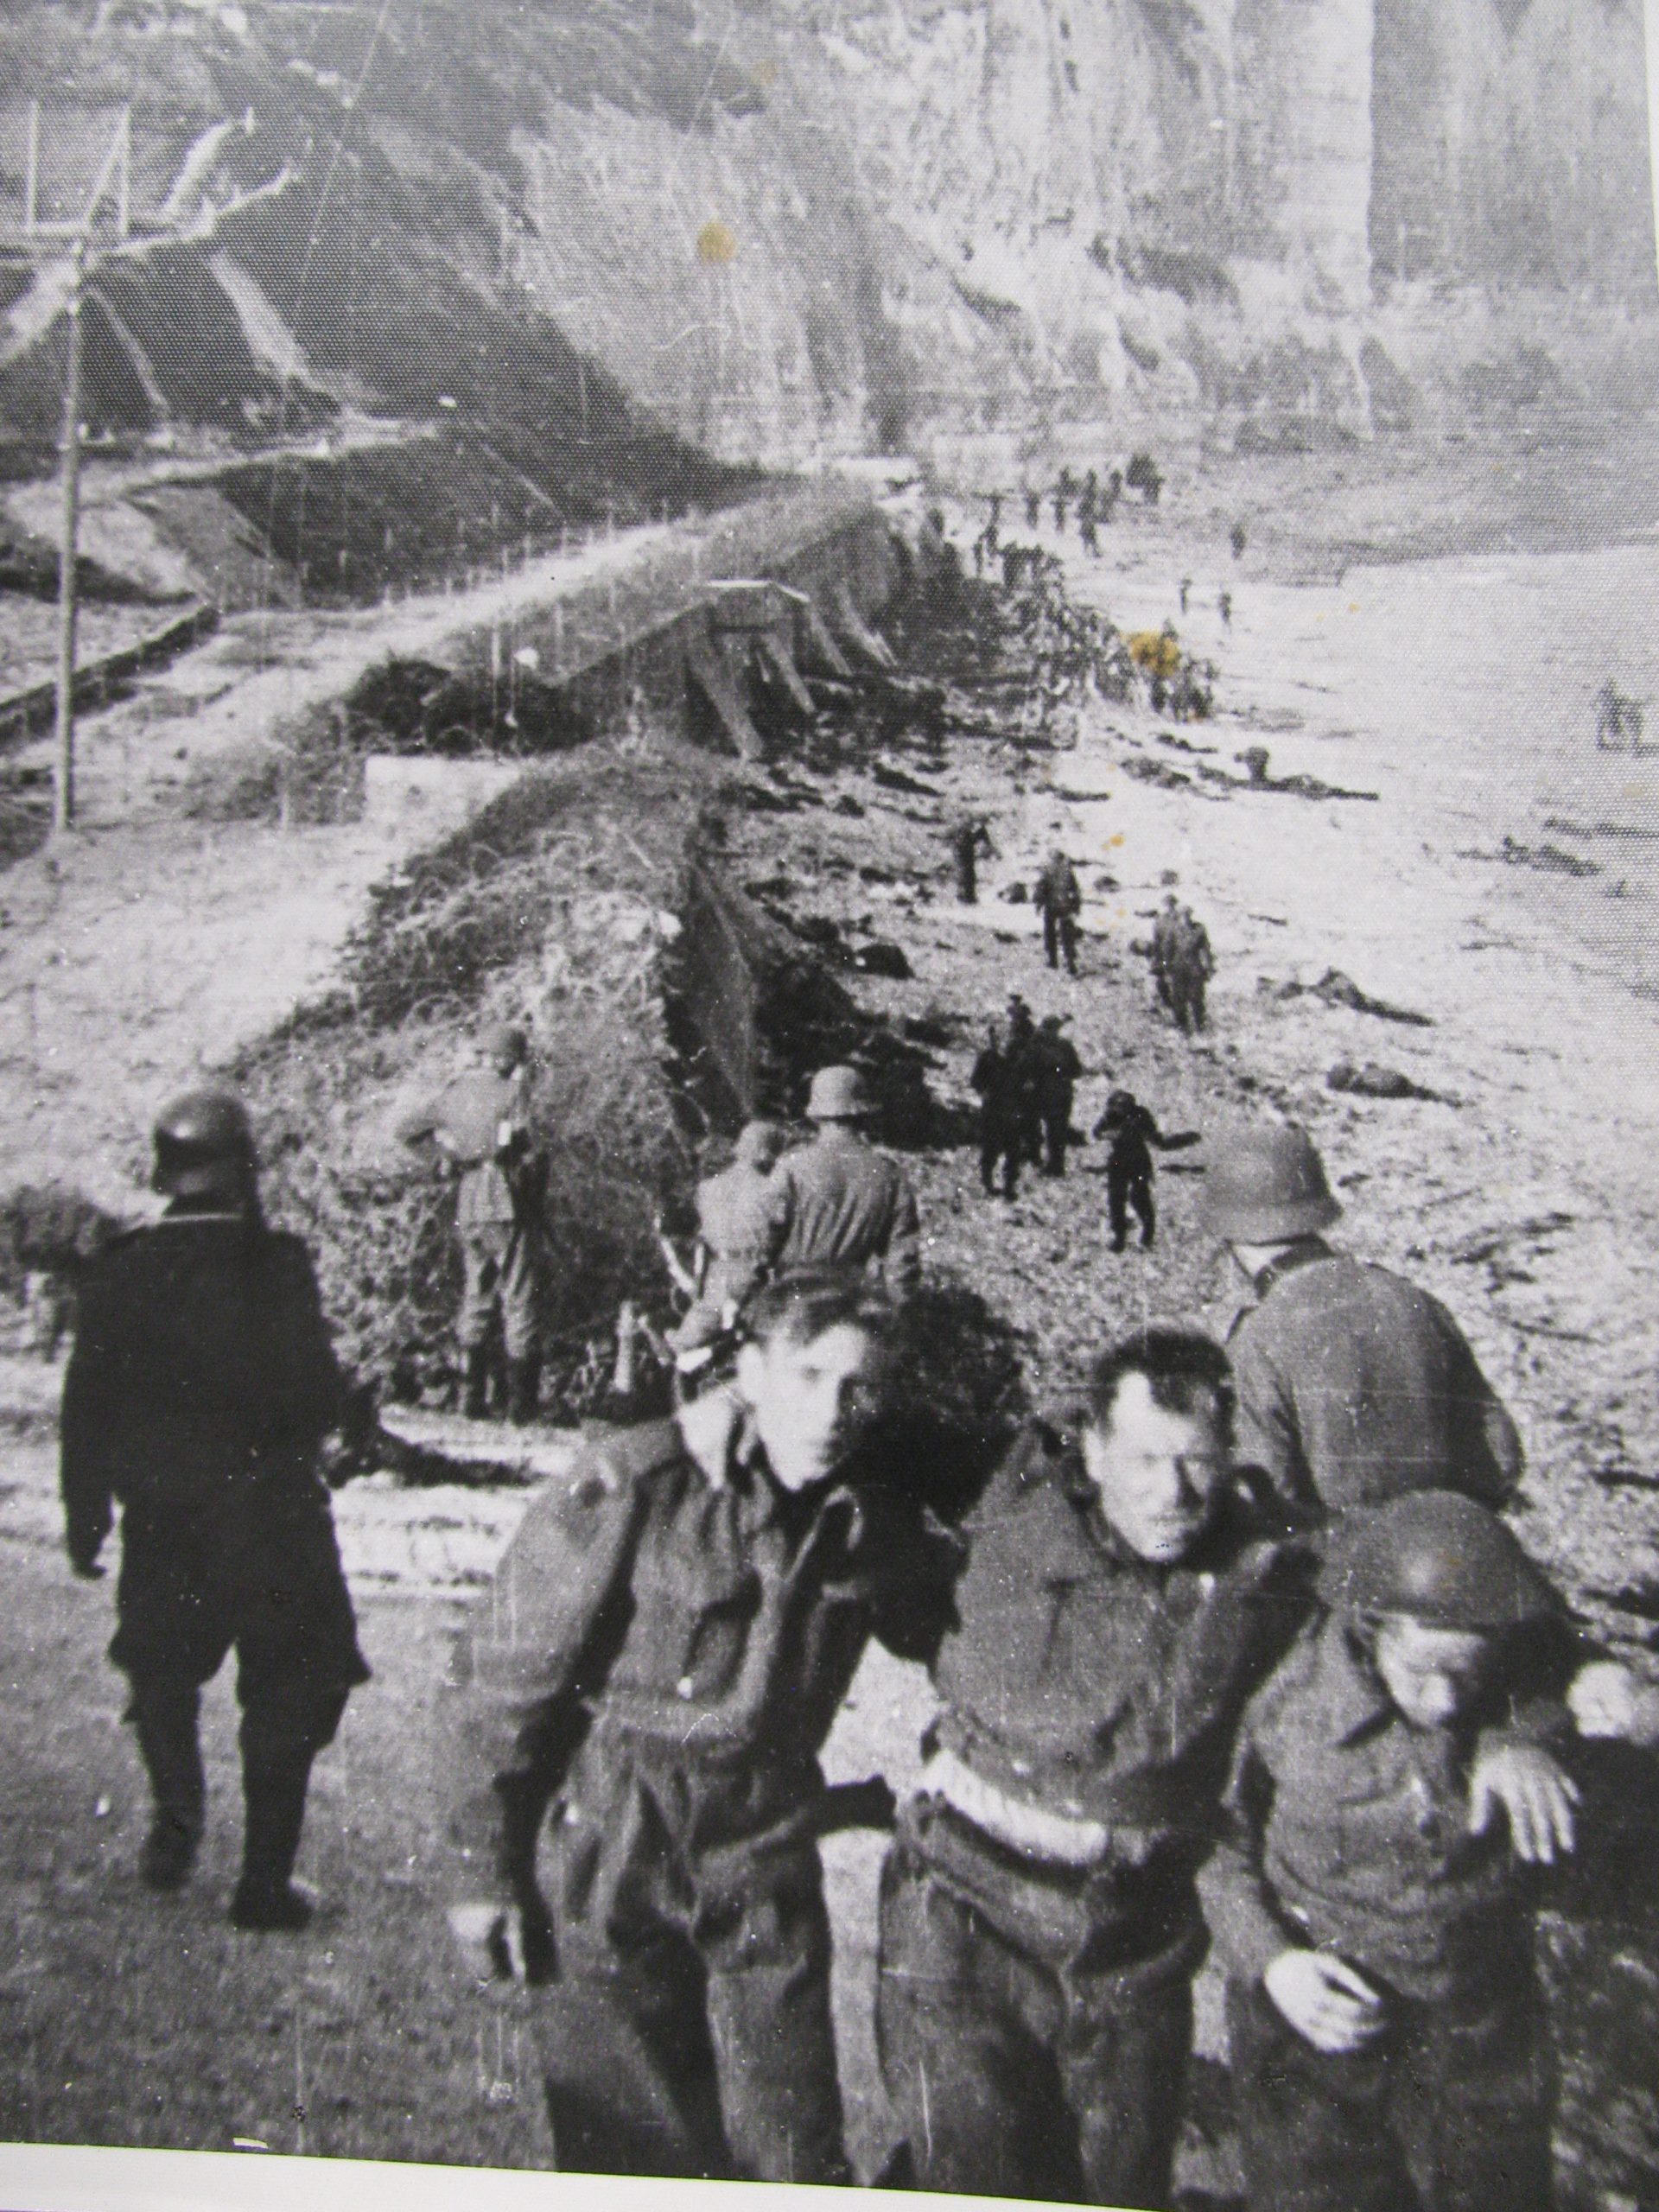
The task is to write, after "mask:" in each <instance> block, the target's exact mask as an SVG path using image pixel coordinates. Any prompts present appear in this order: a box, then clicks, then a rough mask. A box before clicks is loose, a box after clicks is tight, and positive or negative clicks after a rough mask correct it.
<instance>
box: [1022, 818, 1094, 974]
mask: <svg viewBox="0 0 1659 2212" xmlns="http://www.w3.org/2000/svg"><path fill="white" fill-rule="evenodd" d="M1031 903H1032V905H1033V906H1035V908H1036V909H1037V911H1038V912H1039V914H1040V915H1041V916H1042V918H1043V957H1044V958H1045V959H1046V961H1047V963H1048V964H1049V966H1050V967H1051V968H1058V966H1059V964H1060V962H1061V960H1062V958H1064V960H1065V972H1066V974H1067V975H1068V976H1075V975H1076V974H1077V916H1078V915H1079V914H1080V913H1081V912H1083V888H1082V886H1081V885H1080V884H1079V883H1078V881H1077V870H1076V869H1075V868H1073V867H1072V865H1071V861H1069V860H1067V858H1066V856H1065V854H1064V853H1063V852H1062V851H1061V850H1060V849H1059V848H1058V845H1057V846H1056V847H1055V849H1054V850H1053V851H1052V853H1050V855H1049V856H1048V858H1047V860H1046V861H1045V862H1044V863H1043V867H1042V870H1041V873H1040V874H1039V876H1038V878H1037V887H1036V889H1035V890H1034V891H1033V893H1032V898H1031Z"/></svg>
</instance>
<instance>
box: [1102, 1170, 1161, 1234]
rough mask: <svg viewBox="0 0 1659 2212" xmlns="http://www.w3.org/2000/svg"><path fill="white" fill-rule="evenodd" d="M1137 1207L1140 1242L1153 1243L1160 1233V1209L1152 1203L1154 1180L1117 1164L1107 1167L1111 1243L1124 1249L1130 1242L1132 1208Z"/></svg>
mask: <svg viewBox="0 0 1659 2212" xmlns="http://www.w3.org/2000/svg"><path fill="white" fill-rule="evenodd" d="M1131 1206H1133V1207H1134V1209H1135V1219H1136V1220H1137V1221H1138V1222H1139V1223H1140V1224H1141V1243H1142V1245H1143V1246H1144V1245H1147V1244H1150V1243H1151V1242H1152V1240H1153V1238H1154V1236H1156V1234H1157V1232H1158V1210H1157V1208H1156V1207H1155V1206H1154V1204H1153V1198H1152V1179H1151V1177H1150V1176H1148V1175H1144V1174H1138V1173H1135V1172H1134V1171H1133V1170H1128V1169H1123V1168H1119V1167H1114V1166H1111V1165H1110V1164H1108V1166H1107V1169H1106V1209H1107V1212H1108V1214H1109V1217H1110V1219H1111V1224H1112V1243H1113V1246H1114V1247H1115V1249H1116V1250H1118V1251H1120V1252H1121V1251H1122V1249H1123V1247H1124V1245H1125V1244H1126V1243H1128V1235H1129V1209H1130V1207H1131Z"/></svg>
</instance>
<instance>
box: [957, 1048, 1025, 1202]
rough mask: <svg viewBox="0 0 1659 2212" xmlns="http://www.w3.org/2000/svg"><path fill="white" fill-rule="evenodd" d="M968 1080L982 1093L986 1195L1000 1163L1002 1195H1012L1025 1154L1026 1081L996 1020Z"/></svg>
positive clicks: (991, 1193) (981, 1161)
mask: <svg viewBox="0 0 1659 2212" xmlns="http://www.w3.org/2000/svg"><path fill="white" fill-rule="evenodd" d="M969 1082H970V1083H971V1084H973V1087H974V1089H975V1090H976V1091H977V1092H978V1093H979V1179H980V1181H981V1182H982V1184H983V1185H984V1186H985V1195H986V1197H987V1198H990V1197H993V1196H994V1195H995V1191H996V1186H997V1169H998V1167H999V1166H1001V1171H1002V1195H1003V1197H1004V1198H1013V1197H1014V1195H1015V1193H1016V1192H1018V1190H1019V1187H1020V1165H1021V1163H1022V1161H1023V1160H1024V1159H1025V1154H1026V1128H1025V1084H1024V1081H1023V1078H1022V1076H1021V1072H1020V1069H1019V1067H1018V1066H1017V1065H1015V1064H1014V1063H1013V1062H1012V1061H1011V1060H1010V1058H1009V1055H1008V1053H1007V1050H1006V1048H1005V1047H1004V1045H1003V1042H1002V1039H1001V1034H1000V1033H999V1032H998V1030H997V1027H996V1024H995V1022H992V1023H991V1024H990V1025H989V1027H988V1029H987V1031H986V1033H985V1042H984V1044H983V1045H982V1046H981V1048H980V1052H979V1057H978V1058H976V1060H975V1062H974V1070H973V1073H972V1075H971V1076H970V1077H969Z"/></svg>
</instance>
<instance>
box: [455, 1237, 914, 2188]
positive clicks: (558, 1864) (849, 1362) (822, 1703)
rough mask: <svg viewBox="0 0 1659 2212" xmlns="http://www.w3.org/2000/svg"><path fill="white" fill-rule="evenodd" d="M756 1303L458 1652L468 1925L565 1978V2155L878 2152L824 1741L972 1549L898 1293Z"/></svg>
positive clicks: (591, 2158)
mask: <svg viewBox="0 0 1659 2212" xmlns="http://www.w3.org/2000/svg"><path fill="white" fill-rule="evenodd" d="M747 1325H748V1331H749V1335H748V1340H747V1342H746V1343H745V1344H743V1346H742V1347H741V1350H740V1351H739V1353H738V1356H737V1370H736V1377H735V1382H734V1387H733V1389H732V1390H731V1391H729V1392H721V1393H717V1394H715V1395H711V1396H708V1397H704V1398H701V1399H699V1400H697V1401H696V1402H695V1403H694V1404H693V1405H691V1406H689V1407H686V1408H683V1409H682V1411H681V1413H680V1414H679V1416H678V1418H677V1421H664V1422H659V1423H654V1424H650V1425H647V1426H645V1427H637V1428H634V1429H632V1430H630V1431H626V1432H624V1433H621V1434H620V1435H619V1436H617V1437H615V1438H613V1439H612V1440H608V1441H607V1443H606V1444H604V1445H603V1446H589V1447H588V1451H587V1452H586V1453H585V1454H584V1456H583V1458H582V1459H581V1460H580V1461H579V1463H578V1465H576V1467H575V1471H574V1472H573V1473H572V1475H571V1476H570V1477H569V1478H567V1479H565V1480H562V1481H560V1482H559V1483H557V1484H556V1485H551V1486H550V1487H549V1488H548V1489H546V1490H544V1491H542V1492H541V1494H540V1495H539V1496H538V1497H537V1498H536V1500H535V1501H534V1502H533V1503H532V1504H531V1508H530V1510H529V1512H528V1514H527V1515H526V1516H525V1518H524V1522H522V1524H521V1526H520V1528H519V1529H518V1534H517V1535H516V1536H515V1537H514V1539H513V1541H512V1543H511V1545H510V1546H509V1547H508V1549H507V1552H506V1554H505V1558H504V1559H503V1560H502V1562H501V1565H500V1567H499V1568H498V1570H497V1573H496V1575H495V1579H494V1583H493V1588H492V1590H491V1592H490V1593H489V1595H488V1598H487V1599H486V1601H485V1602H484V1603H483V1604H481V1605H479V1606H478V1608H477V1609H476V1611H475V1612H474V1616H473V1619H472V1621H471V1623H470V1624H469V1627H468V1630H467V1633H466V1634H465V1636H464V1637H463V1638H462V1642H461V1649H460V1650H459V1651H458V1653H457V1665H456V1669H455V1676H454V1680H455V1683H456V1687H457V1693H458V1694H457V1699H456V1706H455V1711H454V1720H455V1724H456V1725H455V1728H454V1735H453V1741H454V1746H455V1749H456V1751H457V1753H458V1756H459V1759H460V1763H461V1773H460V1775H459V1777H458V1778H457V1781H458V1786H457V1790H456V1799H455V1804H456V1810H455V1817H454V1825H453V1829H452V1834H453V1835H454V1840H455V1841H456V1842H457V1843H458V1844H459V1845H460V1846H461V1852H462V1854H463V1866H464V1872H463V1873H462V1875H461V1878H460V1879H459V1881H458V1884H457V1891H458V1894H457V1897H456V1902H455V1904H454V1906H453V1907H452V1909H451V1910H450V1914H449V1920H450V1925H451V1927H452V1928H453V1929H454V1932H455V1934H456V1935H457V1936H459V1937H460V1938H461V1940H462V1942H464V1943H465V1944H466V1945H467V1949H468V1951H469V1953H470V1954H471V1955H472V1956H473V1957H474V1961H475V1962H476V1965H477V1966H478V1967H479V1968H480V1970H481V1972H482V1973H484V1974H492V1973H494V1974H502V1973H504V1972H509V1971H512V1969H513V1968H514V1967H517V1968H518V1971H520V1972H521V1973H522V1974H524V1976H525V1977H526V1978H527V1979H529V1980H532V1981H535V1982H537V1983H539V1984H542V1985H543V1995H542V1997H541V1999H540V2003H541V2006H542V2009H543V2012H544V2015H545V2029H546V2033H545V2037H544V2039H543V2049H544V2050H545V2052H546V2064H547V2101H548V2112H549V2116H550V2120H551V2122H552V2131H553V2139H554V2144H555V2147H556V2158H557V2162H558V2164H559V2167H560V2168H561V2170H562V2171H566V2172H608V2173H633V2174H652V2175H681V2176H694V2177H711V2178H721V2179H750V2180H765V2181H793V2182H810V2183H831V2182H840V2183H845V2182H848V2181H849V2180H850V2179H851V2178H852V2177H851V2174H850V2171H849V2165H848V2161H847V2156H846V2151H845V2148H844V2145H843V2141H842V2106H841V2095H840V2090H839V2088H838V2086H837V2080H836V2048H835V2036H834V2029H833V2025H832V2022H831V2018H830V2010H829V1962H830V1940H829V1916H828V1914H827V1912H826V1910H825V1906H824V1897H823V1868H822V1866H821V1864H820V1860H819V1855H818V1836H819V1834H821V1833H822V1832H823V1830H824V1828H825V1827H827V1826H828V1825H829V1818H828V1815H829V1803H828V1799H827V1793H826V1790H825V1785H824V1780H823V1771H822V1770H821V1768H820V1766H819V1764H818V1758H819V1753H820V1752H821V1751H822V1750H823V1743H824V1739H825V1738H826V1737H827V1736H828V1734H829V1729H830V1726H831V1724H832V1722H833V1721H834V1719H835V1718H836V1713H837V1711H838V1710H839V1708H840V1707H841V1705H842V1700H843V1699H844V1698H845V1696H846V1694H847V1691H848V1688H849V1685H850V1684H851V1681H852V1680H853V1676H854V1675H855V1671H856V1669H857V1667H858V1664H859V1661H860V1659H861V1656H862V1654H863V1651H864V1649H865V1647H866V1644H867V1643H868V1640H869V1638H870V1637H871V1636H872V1635H874V1636H876V1637H880V1638H881V1640H882V1641H883V1642H885V1643H887V1644H888V1645H889V1646H890V1647H891V1648H892V1649H893V1650H894V1651H896V1652H897V1653H899V1656H902V1657H906V1658H910V1659H925V1658H926V1657H927V1656H930V1653H931V1649H932V1648H933V1646H934V1645H935V1644H936V1643H937V1640H938V1632H939V1628H940V1626H941V1624H942V1621H943V1615H944V1604H943V1599H944V1592H946V1591H947V1590H948V1585H949V1574H950V1569H951V1567H953V1565H954V1548H952V1547H950V1545H949V1544H948V1543H946V1542H944V1541H942V1540H941V1539H940V1538H939V1537H938V1535H930V1534H929V1531H928V1528H927V1524H926V1523H925V1519H924V1516H923V1513H922V1510H921V1508H920V1504H919V1503H918V1500H917V1498H916V1497H915V1486H914V1471H913V1460H912V1455H910V1454H909V1453H905V1454H902V1455H897V1454H895V1453H894V1452H893V1449H892V1446H891V1440H890V1434H889V1431H888V1427H887V1420H888V1414H889V1412H890V1409H891V1408H892V1407H893V1404H894V1402H895V1394H894V1388H893V1376H892V1373H891V1361H892V1353H891V1343H892V1337H893V1328H894V1316H893V1312H892V1309H891V1307H890V1306H888V1305H887V1303H886V1301H885V1300H882V1299H881V1298H880V1296H879V1295H878V1294H876V1293H875V1292H874V1291H873V1289H872V1287H871V1286H870V1285H868V1283H867V1282H865V1281H861V1279H859V1278H858V1277H856V1276H854V1275H849V1274H847V1273H845V1272H840V1273H836V1274H830V1275H823V1274H817V1275H804V1276H798V1277H793V1278H785V1279H780V1280H779V1281H776V1282H773V1283H772V1284H769V1285H768V1286H767V1287H766V1289H764V1290H763V1291H762V1292H761V1293H760V1296H759V1297H758V1298H757V1299H756V1300H755V1301H754V1304H753V1307H752V1309H751V1312H750V1314H749V1316H748V1323H747ZM872 1794H875V1795H880V1796H885V1799H886V1803H887V1805H889V1806H890V1805H891V1802H892V1800H891V1794H890V1793H887V1792H885V1790H884V1789H882V1788H880V1786H878V1789H877V1790H876V1791H875V1792H874V1793H872Z"/></svg>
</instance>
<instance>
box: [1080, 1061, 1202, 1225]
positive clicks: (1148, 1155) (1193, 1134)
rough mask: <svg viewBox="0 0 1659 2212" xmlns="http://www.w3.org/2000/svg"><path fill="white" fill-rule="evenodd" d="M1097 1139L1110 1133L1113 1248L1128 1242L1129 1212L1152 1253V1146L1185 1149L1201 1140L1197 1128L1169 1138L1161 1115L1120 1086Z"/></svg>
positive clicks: (1164, 1149)
mask: <svg viewBox="0 0 1659 2212" xmlns="http://www.w3.org/2000/svg"><path fill="white" fill-rule="evenodd" d="M1095 1135H1096V1137H1108V1138H1109V1139H1110V1141H1111V1150H1110V1151H1109V1153H1108V1154H1107V1155H1106V1205H1107V1213H1108V1217H1109V1220H1110V1222H1111V1228H1112V1249H1113V1251H1114V1252H1121V1251H1122V1249H1123V1248H1124V1246H1125V1245H1126V1244H1127V1243H1128V1236H1129V1212H1130V1209H1131V1208H1133V1210H1134V1212H1135V1219H1136V1220H1137V1221H1138V1222H1139V1223H1140V1224H1141V1250H1142V1251H1143V1252H1146V1251H1149V1250H1150V1249H1151V1248H1152V1244H1153V1242H1154V1238H1155V1237H1156V1236H1157V1233H1158V1215H1157V1209H1156V1207H1155V1206H1154V1203H1153V1196H1152V1183H1153V1160H1152V1147H1154V1145H1155V1146H1156V1147H1157V1148H1158V1149H1159V1151H1160V1152H1185V1150H1186V1148H1187V1147H1189V1146H1190V1145H1195V1144H1197V1143H1198V1141H1199V1132H1198V1130H1197V1129H1180V1130H1177V1131H1174V1132H1173V1133H1172V1134H1171V1135H1168V1136H1166V1135H1164V1133H1163V1131H1162V1130H1161V1129H1160V1128H1159V1126H1158V1122H1157V1119H1156V1116H1154V1114H1153V1113H1152V1111H1151V1110H1150V1109H1149V1108H1147V1107H1145V1106H1143V1105H1142V1104H1141V1101H1140V1100H1139V1099H1138V1098H1137V1097H1136V1096H1135V1093H1134V1092H1133V1091H1132V1090H1115V1091H1113V1093H1112V1095H1111V1096H1110V1097H1109V1099H1108V1100H1107V1101H1106V1110H1105V1112H1104V1113H1103V1115H1102V1116H1101V1117H1100V1119H1099V1121H1097V1122H1096V1124H1095Z"/></svg>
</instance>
